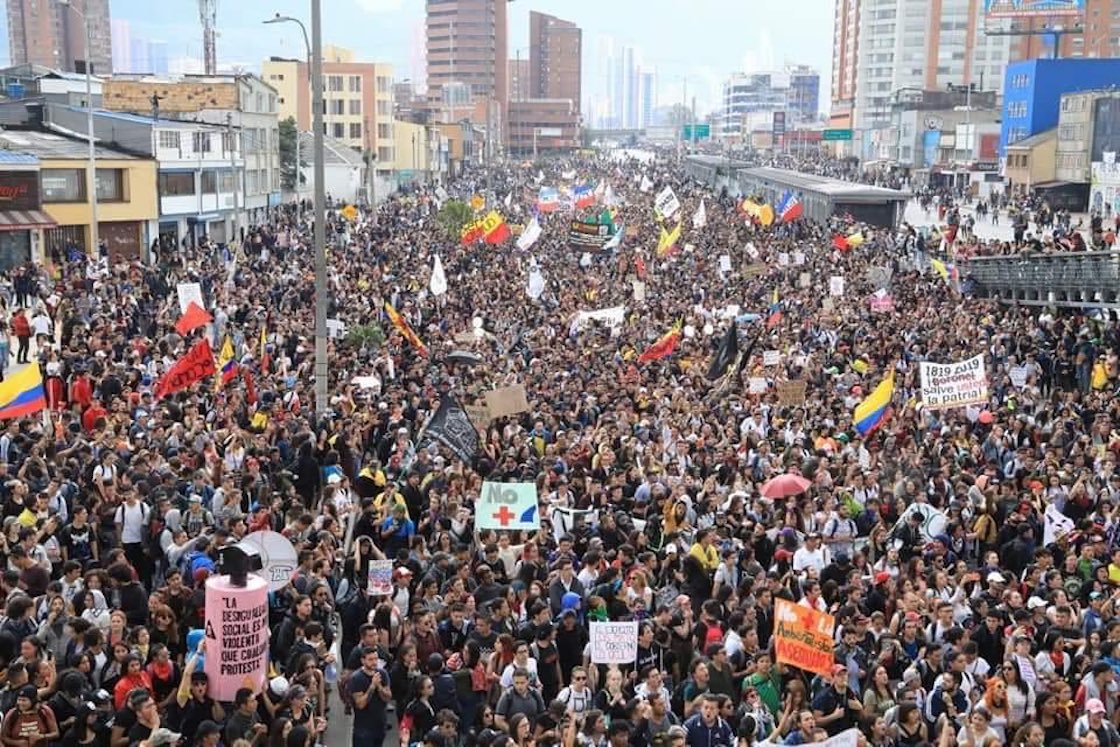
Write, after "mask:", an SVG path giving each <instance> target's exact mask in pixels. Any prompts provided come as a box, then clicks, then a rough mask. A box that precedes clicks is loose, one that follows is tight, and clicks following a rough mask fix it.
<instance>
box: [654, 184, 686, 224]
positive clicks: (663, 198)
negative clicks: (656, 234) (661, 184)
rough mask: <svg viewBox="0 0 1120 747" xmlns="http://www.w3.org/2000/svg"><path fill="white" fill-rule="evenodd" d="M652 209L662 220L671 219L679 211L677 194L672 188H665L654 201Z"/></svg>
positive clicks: (679, 203)
mask: <svg viewBox="0 0 1120 747" xmlns="http://www.w3.org/2000/svg"><path fill="white" fill-rule="evenodd" d="M653 209H654V210H656V211H657V212H658V213H660V214H661V215H662V217H664V218H672V217H673V216H674V215H676V214H677V211H678V210H680V209H681V201H680V200H678V199H677V193H676V192H674V191H673V188H672V187H666V188H665V189H663V190H661V191H660V192H659V193H658V194H657V197H656V198H655V199H654V201H653Z"/></svg>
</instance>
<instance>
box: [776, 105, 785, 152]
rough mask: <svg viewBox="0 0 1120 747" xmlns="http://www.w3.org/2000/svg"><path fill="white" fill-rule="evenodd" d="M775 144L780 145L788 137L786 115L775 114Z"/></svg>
mask: <svg viewBox="0 0 1120 747" xmlns="http://www.w3.org/2000/svg"><path fill="white" fill-rule="evenodd" d="M773 132H774V142H775V144H777V143H780V142H781V141H782V139H783V138H785V136H786V113H785V112H774V129H773Z"/></svg>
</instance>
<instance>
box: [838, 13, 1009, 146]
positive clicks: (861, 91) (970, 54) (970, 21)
mask: <svg viewBox="0 0 1120 747" xmlns="http://www.w3.org/2000/svg"><path fill="white" fill-rule="evenodd" d="M984 5H985V4H984V3H979V2H975V0H937V2H930V0H836V16H835V22H836V27H835V29H834V33H833V50H832V59H833V75H832V102H831V103H832V112H831V113H832V125H833V126H834V127H848V128H852V129H853V130H855V132H856V138H857V143H855V145H854V147H855V148H856V150H857V154H859V155H863V156H865V157H878V156H875V154H874V152H873V151H875V147H874V145H873V144H874V143H876V142H878V143H880V144H881V145H885V140H884V139H882V138H881V137H880V135H879V134H878V133H877V131H881V130H888V129H889V128H890V127H891V123H892V109H891V106H892V101H893V100H894V98H895V97H896V95H897V94H898V93H899V92H901V91H904V90H915V89H916V90H945V89H946V88H947V87H948V86H949V85H975V86H977V87H978V88H983V89H985V90H995V91H997V92H998V91H999V90H1000V89H1001V88H1002V86H1003V79H1002V75H1003V69H1004V67H1005V66H1006V65H1007V61H1008V59H1009V53H1010V47H1011V41H1010V38H1009V37H1006V36H989V35H987V34H985V33H984V30H985V28H986V26H985V19H984ZM880 150H882V148H880Z"/></svg>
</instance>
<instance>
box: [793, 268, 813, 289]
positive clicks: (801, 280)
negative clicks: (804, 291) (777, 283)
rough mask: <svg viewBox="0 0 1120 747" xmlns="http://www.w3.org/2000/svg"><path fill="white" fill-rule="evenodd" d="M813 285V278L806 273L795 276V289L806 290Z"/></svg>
mask: <svg viewBox="0 0 1120 747" xmlns="http://www.w3.org/2000/svg"><path fill="white" fill-rule="evenodd" d="M812 284H813V276H812V275H811V274H810V273H808V272H803V273H801V274H800V275H798V276H797V287H798V288H808V287H809V286H810V285H812Z"/></svg>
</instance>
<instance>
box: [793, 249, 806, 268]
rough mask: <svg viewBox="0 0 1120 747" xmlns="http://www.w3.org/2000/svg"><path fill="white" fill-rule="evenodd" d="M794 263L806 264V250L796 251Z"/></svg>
mask: <svg viewBox="0 0 1120 747" xmlns="http://www.w3.org/2000/svg"><path fill="white" fill-rule="evenodd" d="M793 263H794V264H795V265H798V266H800V265H803V264H805V252H794V253H793Z"/></svg>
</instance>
